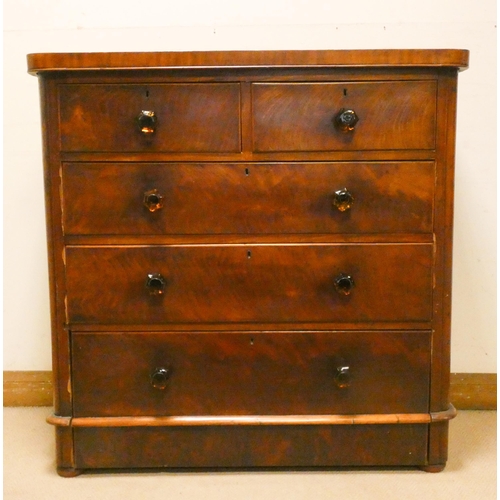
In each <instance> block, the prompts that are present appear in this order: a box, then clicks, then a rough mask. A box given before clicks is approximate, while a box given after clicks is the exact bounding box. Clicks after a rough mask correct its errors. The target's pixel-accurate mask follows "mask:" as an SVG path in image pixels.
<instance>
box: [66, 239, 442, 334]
mask: <svg viewBox="0 0 500 500" xmlns="http://www.w3.org/2000/svg"><path fill="white" fill-rule="evenodd" d="M432 262H433V246H432V244H374V245H370V244H344V245H340V244H339V245H336V244H316V245H306V244H304V245H300V244H294V245H220V246H218V245H190V246H159V245H158V246H122V247H112V246H108V247H106V246H102V247H98V246H95V247H93V246H86V247H78V246H70V247H68V248H67V249H66V283H67V311H68V317H69V322H70V323H71V324H78V323H89V324H92V323H99V324H134V325H138V324H161V323H228V322H229V323H231V322H250V323H255V322H280V323H290V322H298V321H300V322H304V321H318V322H333V321H334V322H369V321H429V320H430V319H431V315H432Z"/></svg>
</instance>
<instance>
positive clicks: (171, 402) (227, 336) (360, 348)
mask: <svg viewBox="0 0 500 500" xmlns="http://www.w3.org/2000/svg"><path fill="white" fill-rule="evenodd" d="M72 350H73V368H74V376H73V393H74V394H73V406H74V416H75V417H85V416H96V417H99V416H121V415H135V416H139V415H143V416H147V415H152V416H161V415H192V416H196V415H266V414H270V415H273V414H284V415H295V414H302V415H307V414H329V413H347V414H350V413H353V414H359V413H405V412H409V413H418V412H426V411H428V407H429V406H428V403H429V402H428V392H427V386H428V384H429V363H430V335H429V332H418V333H414V332H410V333H408V332H377V333H374V332H306V333H298V332H273V333H253V332H250V333H234V332H233V333H224V334H222V333H221V334H218V335H217V336H214V335H212V334H196V333H188V334H175V333H167V334H165V333H154V334H153V333H144V334H137V333H135V334H134V333H129V334H125V333H115V334H110V333H109V334H88V333H85V334H75V335H74V336H73V343H72ZM344 365H345V366H348V367H349V371H350V373H351V376H350V379H351V380H350V383H349V385H348V386H347V387H339V386H338V385H337V384H336V383H335V372H336V369H337V368H338V367H339V366H344ZM160 367H161V368H165V369H168V371H169V372H170V376H169V377H168V381H167V384H166V386H165V388H163V389H159V388H157V387H153V385H152V383H151V375H152V374H153V372H154V371H155V370H156V369H158V368H160Z"/></svg>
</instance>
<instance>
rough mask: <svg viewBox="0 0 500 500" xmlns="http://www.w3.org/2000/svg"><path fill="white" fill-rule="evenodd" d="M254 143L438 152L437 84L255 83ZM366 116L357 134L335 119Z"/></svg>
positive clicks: (267, 147) (276, 147) (264, 148)
mask: <svg viewBox="0 0 500 500" xmlns="http://www.w3.org/2000/svg"><path fill="white" fill-rule="evenodd" d="M252 97H253V102H252V105H253V144H254V150H255V151H258V152H268V151H337V150H341V151H349V150H364V149H367V150H381V149H390V150H394V149H434V147H435V124H436V116H435V113H436V84H435V82H427V81H426V82H419V81H416V82H376V83H375V82H371V83H357V82H356V83H353V82H342V83H294V84H284V83H282V84H277V83H255V84H253V86H252ZM342 109H353V110H354V111H355V112H356V114H357V115H358V116H359V117H360V120H359V123H358V124H357V125H356V126H355V128H354V130H353V131H352V132H342V131H340V130H338V128H337V127H336V126H335V124H334V118H335V116H336V115H337V113H339V111H341V110H342Z"/></svg>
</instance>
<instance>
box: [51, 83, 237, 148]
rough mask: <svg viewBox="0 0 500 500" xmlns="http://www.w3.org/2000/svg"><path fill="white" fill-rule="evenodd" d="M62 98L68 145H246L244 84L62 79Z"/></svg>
mask: <svg viewBox="0 0 500 500" xmlns="http://www.w3.org/2000/svg"><path fill="white" fill-rule="evenodd" d="M59 101H60V128H61V148H62V150H63V151H83V152H85V151H104V152H113V151H117V152H119V151H171V152H184V151H189V152H237V151H240V149H241V148H240V143H241V141H240V87H239V84H229V83H228V84H224V83H217V84H195V83H193V84H165V85H116V84H115V85H62V86H61V87H60V89H59ZM142 111H152V112H154V116H155V119H156V123H154V124H151V123H150V122H148V118H147V117H143V118H142V119H143V120H144V122H143V123H142V125H143V126H145V127H144V132H143V131H142V128H141V124H140V121H139V117H140V116H141V112H142ZM149 125H151V127H149V128H148V126H149ZM151 129H153V132H147V130H151Z"/></svg>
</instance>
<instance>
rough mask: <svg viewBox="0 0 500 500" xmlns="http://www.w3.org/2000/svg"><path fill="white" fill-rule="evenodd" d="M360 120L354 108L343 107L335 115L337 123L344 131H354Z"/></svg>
mask: <svg viewBox="0 0 500 500" xmlns="http://www.w3.org/2000/svg"><path fill="white" fill-rule="evenodd" d="M358 122H359V117H358V115H357V114H356V113H355V111H354V110H352V109H341V110H340V111H339V113H338V114H337V116H336V117H335V125H337V127H338V128H339V129H340V130H342V132H352V131H353V130H354V127H355V126H356V123H358Z"/></svg>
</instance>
